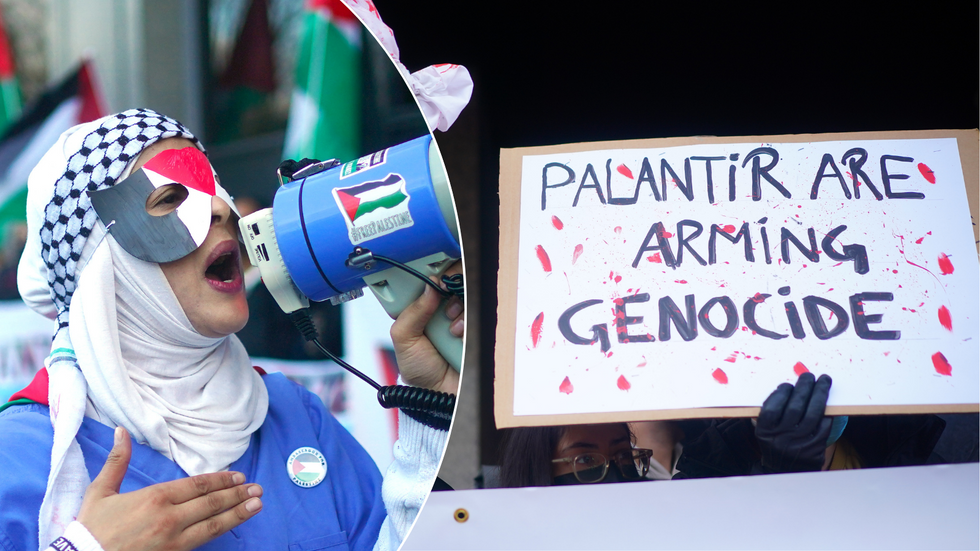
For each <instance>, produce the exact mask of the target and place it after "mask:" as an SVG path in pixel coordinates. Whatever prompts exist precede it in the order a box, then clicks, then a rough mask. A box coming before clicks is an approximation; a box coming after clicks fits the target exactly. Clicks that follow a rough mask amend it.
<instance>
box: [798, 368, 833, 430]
mask: <svg viewBox="0 0 980 551" xmlns="http://www.w3.org/2000/svg"><path fill="white" fill-rule="evenodd" d="M831 384H833V380H831V378H830V376H829V375H821V376H820V378H819V379H817V382H816V383H814V385H813V393H812V394H811V395H810V403H809V404H808V405H807V407H806V413H805V414H804V415H803V419H802V420H800V425H799V428H800V430H801V431H802V432H803V434H811V433H813V432H814V430H816V428H817V425H819V424H820V420H821V419H823V416H824V410H826V409H827V398H828V396H830V385H831Z"/></svg>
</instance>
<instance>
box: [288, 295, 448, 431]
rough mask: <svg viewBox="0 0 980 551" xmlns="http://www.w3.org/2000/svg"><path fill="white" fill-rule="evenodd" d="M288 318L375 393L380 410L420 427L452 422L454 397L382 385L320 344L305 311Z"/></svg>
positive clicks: (444, 427)
mask: <svg viewBox="0 0 980 551" xmlns="http://www.w3.org/2000/svg"><path fill="white" fill-rule="evenodd" d="M289 317H290V319H292V321H293V324H294V325H295V326H296V328H297V329H299V332H300V333H302V335H303V337H304V338H305V339H306V340H308V341H310V342H312V343H313V344H314V346H316V347H317V349H319V350H320V352H322V353H323V354H324V355H325V356H327V357H328V358H330V359H331V360H333V361H334V362H335V363H336V364H337V365H339V366H340V367H343V368H344V369H346V370H347V371H350V372H351V373H353V374H354V375H356V376H357V377H358V378H360V379H361V380H362V381H364V382H366V383H367V384H369V385H371V386H372V387H373V388H374V389H375V390H377V391H378V402H379V403H380V404H381V407H383V408H386V409H391V408H399V409H401V410H402V411H403V412H405V415H408V416H409V417H411V418H413V419H415V420H416V421H418V422H419V423H422V424H423V425H426V426H429V427H432V428H434V429H438V430H449V425H450V424H451V423H452V420H453V410H454V409H455V408H456V395H455V394H448V393H446V392H439V391H437V390H430V389H427V388H419V387H414V386H403V385H389V386H382V385H380V384H378V383H377V381H375V380H374V379H372V378H371V377H368V376H367V375H365V374H364V373H362V372H360V371H359V370H358V369H356V368H355V367H354V366H352V365H350V364H349V363H347V362H345V361H344V360H343V359H341V358H340V357H339V356H337V355H336V354H334V353H333V352H331V351H330V350H328V349H327V348H326V347H325V346H323V345H322V344H320V340H319V339H318V338H317V330H316V326H315V325H314V323H313V319H312V318H311V317H310V312H309V310H308V309H306V308H303V309H301V310H296V311H295V312H293V313H291V314H289Z"/></svg>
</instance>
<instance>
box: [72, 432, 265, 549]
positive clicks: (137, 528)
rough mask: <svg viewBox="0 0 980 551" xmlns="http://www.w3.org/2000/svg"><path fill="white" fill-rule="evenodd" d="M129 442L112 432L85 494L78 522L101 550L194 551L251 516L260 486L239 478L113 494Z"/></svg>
mask: <svg viewBox="0 0 980 551" xmlns="http://www.w3.org/2000/svg"><path fill="white" fill-rule="evenodd" d="M131 454H132V442H131V441H130V439H129V433H127V432H126V429H124V428H122V427H119V428H117V429H116V434H115V437H114V442H113V445H112V451H111V452H109V457H108V458H107V459H106V462H105V466H104V467H102V471H101V472H100V473H99V476H97V477H96V478H95V480H93V481H92V484H90V485H89V487H88V489H87V490H85V497H84V498H83V500H82V507H81V510H80V511H79V512H78V521H79V522H80V523H82V525H83V526H85V528H87V529H88V531H89V532H90V533H91V534H92V536H93V537H95V539H96V540H98V542H99V544H100V545H102V548H103V549H104V550H105V551H117V550H129V549H133V550H141V551H146V550H178V551H182V550H189V549H194V548H196V547H198V546H200V545H202V544H204V543H206V542H208V541H210V540H212V539H214V538H216V537H218V536H220V535H221V534H224V533H225V532H227V531H228V530H230V529H232V528H234V527H236V526H238V525H239V524H241V523H243V522H245V521H246V520H248V519H250V518H252V517H253V516H255V514H256V513H258V512H259V511H260V510H261V509H262V501H261V500H260V499H259V496H261V495H262V487H261V486H259V485H258V484H244V482H245V475H243V474H242V473H235V472H220V473H210V474H203V475H199V476H192V477H190V478H184V479H180V480H174V481H171V482H164V483H161V484H154V485H153V486H149V487H146V488H143V489H142V490H137V491H135V492H129V493H125V494H121V493H119V486H120V484H122V480H123V476H125V474H126V470H127V469H128V468H129V458H130V455H131Z"/></svg>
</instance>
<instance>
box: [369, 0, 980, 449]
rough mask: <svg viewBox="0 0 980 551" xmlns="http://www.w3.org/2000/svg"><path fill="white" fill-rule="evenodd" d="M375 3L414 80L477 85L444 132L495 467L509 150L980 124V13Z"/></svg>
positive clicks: (862, 7)
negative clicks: (496, 359) (504, 156)
mask: <svg viewBox="0 0 980 551" xmlns="http://www.w3.org/2000/svg"><path fill="white" fill-rule="evenodd" d="M375 4H376V6H377V8H378V10H379V12H380V13H381V14H382V17H383V19H384V20H385V22H386V23H387V24H388V25H389V26H390V27H391V28H392V29H393V30H394V32H395V37H396V39H397V41H398V45H399V47H400V49H401V59H402V62H403V63H405V64H406V65H407V66H408V68H409V69H410V70H413V71H414V70H418V69H420V68H422V67H424V66H426V65H429V64H432V63H443V62H452V63H459V64H462V65H465V66H466V67H467V68H468V69H469V70H470V72H471V74H472V76H473V80H474V82H475V92H474V96H473V100H472V102H471V104H470V106H469V107H468V108H467V110H466V111H465V112H464V114H463V116H462V117H461V118H460V120H459V122H458V123H457V125H456V126H455V127H454V128H453V129H452V130H451V131H450V132H448V133H446V134H442V135H440V134H439V133H437V138H438V139H439V142H440V145H441V147H442V148H443V153H444V155H445V157H446V160H447V165H448V167H449V171H450V177H451V180H452V183H453V188H454V190H455V193H456V197H457V203H458V204H459V206H460V219H461V224H462V226H463V233H464V247H465V254H466V258H467V272H468V274H467V277H468V279H467V281H468V285H469V289H468V291H471V293H470V295H469V296H470V297H479V298H478V300H479V303H477V304H474V303H475V300H474V298H471V299H470V300H471V302H470V304H471V305H472V306H471V312H472V311H474V310H477V309H478V311H479V312H480V320H479V321H480V322H481V323H479V328H478V334H479V343H478V346H479V363H480V364H481V365H482V368H481V369H480V379H481V384H480V397H481V400H480V401H481V411H482V415H481V419H482V423H483V428H482V430H481V433H482V438H481V440H482V444H483V445H482V446H481V447H482V453H481V455H482V458H481V463H484V464H486V463H492V462H493V452H494V449H495V448H496V442H495V438H496V436H495V432H494V431H493V424H492V409H491V408H492V380H493V374H492V369H491V366H492V365H493V363H492V362H493V336H494V329H495V317H494V315H495V312H496V295H495V293H494V292H493V290H494V289H495V288H496V280H495V278H496V269H497V178H498V159H499V149H500V148H505V147H520V146H532V145H546V144H557V143H568V142H579V141H600V140H612V139H630V138H655V137H669V136H690V135H756V134H796V133H811V132H846V131H871V130H914V129H945V128H976V127H977V125H978V116H980V111H978V103H980V95H978V78H980V76H978V75H980V71H978V66H980V55H978V47H980V46H978V17H980V8H978V3H976V2H972V3H971V2H963V3H944V2H915V3H912V2H889V3H880V2H876V3H860V2H853V3H850V4H831V3H825V2H782V3H778V4H775V3H774V4H764V3H758V2H729V3H701V2H683V3H670V2H633V3H630V2H591V3H572V2H545V3H537V4H532V3H530V2H521V3H517V2H513V3H512V2H486V1H478V2H464V1H459V0H453V1H448V0H431V1H427V2H406V1H405V0H375ZM973 184H976V183H975V182H974V183H973ZM474 232H475V234H474ZM474 290H479V294H472V291H474ZM470 329H471V330H472V329H474V326H473V325H471V326H470ZM475 336H476V335H475V334H474V333H473V332H471V333H470V334H469V338H470V339H472V338H474V337H475ZM469 350H470V349H469V348H468V353H469ZM468 363H469V361H468Z"/></svg>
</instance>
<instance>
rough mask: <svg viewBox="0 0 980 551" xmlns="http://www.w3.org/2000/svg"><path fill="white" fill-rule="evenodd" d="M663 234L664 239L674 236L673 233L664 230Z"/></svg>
mask: <svg viewBox="0 0 980 551" xmlns="http://www.w3.org/2000/svg"><path fill="white" fill-rule="evenodd" d="M663 235H664V238H665V239H670V238H671V237H674V234H672V233H670V232H669V231H665V232H664V234H663Z"/></svg>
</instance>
